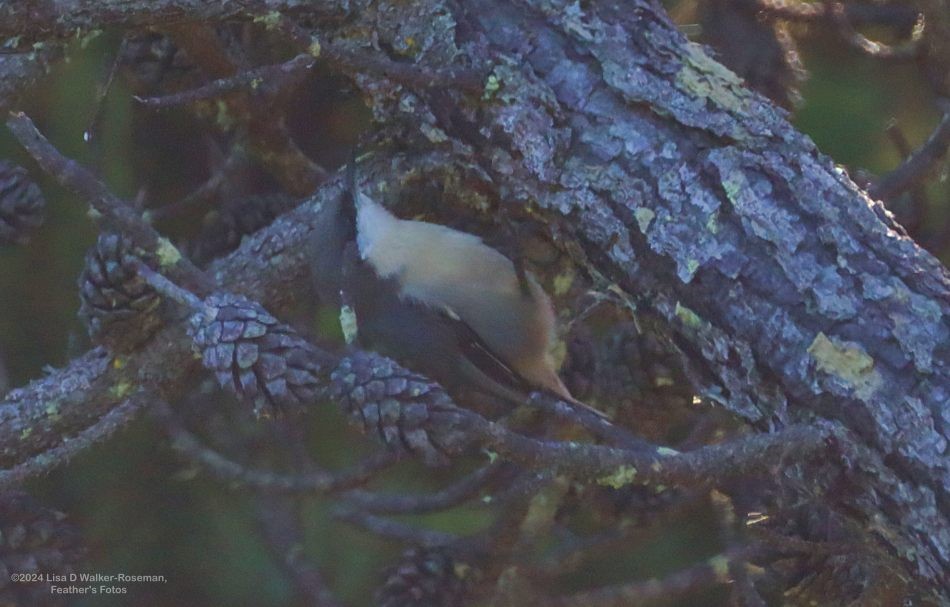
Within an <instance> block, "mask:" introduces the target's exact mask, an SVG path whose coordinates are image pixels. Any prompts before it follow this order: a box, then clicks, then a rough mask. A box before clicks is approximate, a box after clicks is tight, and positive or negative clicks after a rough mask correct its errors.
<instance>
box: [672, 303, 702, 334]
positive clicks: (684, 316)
mask: <svg viewBox="0 0 950 607" xmlns="http://www.w3.org/2000/svg"><path fill="white" fill-rule="evenodd" d="M675 314H676V317H677V318H679V319H680V321H681V322H682V323H683V324H684V325H686V326H687V327H689V328H691V329H698V328H700V327H701V326H703V319H702V318H700V317H699V314H697V313H696V312H693V311H692V310H690V309H689V308H687V307H686V306H684V305H682V304H681V303H680V302H676V311H675Z"/></svg>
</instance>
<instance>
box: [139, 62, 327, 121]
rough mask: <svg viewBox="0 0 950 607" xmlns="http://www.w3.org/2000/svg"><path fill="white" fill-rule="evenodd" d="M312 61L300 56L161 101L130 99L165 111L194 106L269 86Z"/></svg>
mask: <svg viewBox="0 0 950 607" xmlns="http://www.w3.org/2000/svg"><path fill="white" fill-rule="evenodd" d="M315 62H316V59H315V58H314V57H313V55H310V54H308V53H301V54H299V55H297V56H296V57H294V58H293V59H289V60H288V61H285V62H283V63H276V64H273V65H265V66H261V67H257V68H253V69H249V70H246V71H243V72H241V73H239V74H236V75H234V76H231V77H229V78H219V79H218V80H214V81H212V82H209V83H208V84H205V85H202V86H199V87H197V88H193V89H189V90H187V91H182V92H180V93H175V94H172V95H164V96H161V97H139V96H135V97H134V99H135V100H136V101H138V102H139V103H141V104H142V105H145V106H147V107H150V108H155V109H160V108H169V107H174V106H177V105H184V104H187V103H194V102H196V101H201V100H203V99H208V98H211V97H218V96H221V95H224V94H225V93H230V92H233V91H235V90H237V89H239V88H242V87H245V86H249V87H251V89H257V87H258V86H260V85H261V84H262V83H269V82H270V81H273V80H275V79H277V78H280V77H283V76H287V75H290V74H295V73H297V72H299V71H302V70H306V69H309V68H311V67H313V64H314V63H315Z"/></svg>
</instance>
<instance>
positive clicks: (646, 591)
mask: <svg viewBox="0 0 950 607" xmlns="http://www.w3.org/2000/svg"><path fill="white" fill-rule="evenodd" d="M754 554H755V550H754V549H752V548H742V549H739V550H734V551H729V552H725V553H723V554H720V555H718V556H715V557H713V558H711V559H708V560H707V561H705V562H703V563H699V564H697V565H693V566H692V567H688V568H686V569H683V570H681V571H678V572H676V573H674V574H672V575H669V576H667V577H665V578H662V579H652V580H647V581H642V582H631V583H628V584H621V585H617V586H606V587H603V588H597V589H595V590H588V591H585V592H579V593H577V594H573V595H570V596H565V597H557V598H552V599H547V600H544V599H541V600H540V601H539V604H540V605H542V606H543V607H590V606H591V605H596V606H597V607H614V606H616V607H627V606H629V605H637V606H641V607H647V606H648V605H653V604H667V603H669V602H670V601H672V600H674V599H677V598H680V597H683V596H686V595H689V594H691V593H694V592H696V591H698V590H701V589H703V588H708V587H710V586H715V585H717V584H725V583H728V582H729V575H728V570H729V564H730V563H732V562H733V561H736V560H742V561H744V560H746V559H748V558H750V557H751V556H753V555H754Z"/></svg>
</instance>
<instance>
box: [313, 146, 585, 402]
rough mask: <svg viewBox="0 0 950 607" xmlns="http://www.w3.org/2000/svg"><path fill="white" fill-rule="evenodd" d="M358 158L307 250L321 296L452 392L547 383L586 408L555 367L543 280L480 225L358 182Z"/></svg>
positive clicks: (365, 335) (520, 390) (545, 388)
mask: <svg viewBox="0 0 950 607" xmlns="http://www.w3.org/2000/svg"><path fill="white" fill-rule="evenodd" d="M355 165H356V163H355V161H352V160H351V162H350V164H349V166H348V169H347V178H346V182H347V184H346V186H345V190H344V193H343V195H342V196H340V197H337V198H335V199H334V200H332V201H329V202H328V203H327V204H326V205H325V206H324V208H323V209H322V210H321V212H320V217H319V218H318V221H317V223H316V225H315V232H316V238H315V239H314V240H313V247H312V252H311V255H312V257H313V265H312V268H313V282H314V286H315V288H316V291H317V294H318V296H319V297H320V298H321V300H323V301H325V302H327V303H329V304H332V305H336V306H340V305H349V306H350V307H351V308H352V310H353V311H354V312H355V316H356V324H357V327H358V330H357V332H358V339H359V342H360V344H361V345H364V346H366V347H368V348H369V349H372V350H374V351H377V352H379V353H380V354H384V355H386V356H389V357H391V358H393V359H395V360H396V361H398V362H399V363H401V364H403V365H404V366H407V367H409V368H411V369H413V370H415V371H418V372H421V373H424V374H426V375H428V376H429V377H431V378H432V379H434V380H436V381H438V382H439V383H440V384H442V385H443V387H445V388H446V389H448V390H449V391H450V393H452V391H453V390H462V389H470V390H475V391H476V392H481V393H485V394H489V395H491V396H494V397H496V398H499V399H501V400H503V401H506V402H508V403H510V404H512V405H514V406H520V405H522V404H524V403H525V401H526V398H527V397H528V395H529V394H530V393H531V392H534V391H540V392H546V393H548V394H549V395H552V396H554V397H556V398H559V399H563V400H566V401H569V402H571V403H573V404H577V405H581V406H583V407H584V408H589V407H587V405H584V404H583V403H580V402H579V401H576V400H575V399H574V398H573V397H572V396H571V393H570V391H569V390H568V389H567V387H566V386H565V385H564V382H563V381H562V380H561V378H560V377H559V376H558V374H557V369H556V366H555V363H554V359H553V357H552V356H551V352H550V351H551V346H552V344H553V341H554V339H555V329H556V316H555V313H554V308H553V306H552V304H551V300H550V298H549V297H548V295H547V294H546V293H545V291H544V289H543V288H542V287H541V285H540V284H539V283H538V281H537V279H536V278H535V277H534V276H533V275H531V273H530V272H527V271H526V270H523V268H521V267H519V266H518V265H516V264H515V263H514V262H512V261H511V260H510V259H509V258H508V257H506V256H505V255H503V254H502V253H501V252H499V251H497V250H496V249H494V248H492V247H490V246H488V245H487V244H485V243H484V241H483V240H482V239H481V238H480V237H478V236H476V235H474V234H469V233H466V232H462V231H459V230H456V229H454V228H450V227H448V226H445V225H440V224H435V223H429V222H426V221H418V220H412V219H401V218H399V217H396V216H395V215H394V214H393V213H392V212H391V211H389V210H388V209H386V208H385V207H384V206H383V205H381V204H380V203H378V202H377V201H375V200H373V199H372V198H371V197H370V196H368V195H367V194H365V193H363V192H360V191H359V189H358V187H357V180H356V174H355V170H356V169H355ZM593 411H595V412H596V410H593ZM597 413H598V414H599V415H602V414H601V413H600V412H597Z"/></svg>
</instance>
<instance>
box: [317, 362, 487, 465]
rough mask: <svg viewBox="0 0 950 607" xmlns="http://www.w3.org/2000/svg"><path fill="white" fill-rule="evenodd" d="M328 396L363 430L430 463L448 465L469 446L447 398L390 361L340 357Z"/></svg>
mask: <svg viewBox="0 0 950 607" xmlns="http://www.w3.org/2000/svg"><path fill="white" fill-rule="evenodd" d="M330 395H331V396H333V397H335V398H337V399H339V401H340V403H341V404H342V405H343V406H344V407H345V409H346V410H347V412H348V413H349V416H350V419H351V420H353V421H354V422H355V423H356V424H357V425H358V426H360V428H361V429H362V430H363V431H364V432H367V433H376V434H377V435H378V436H379V438H380V440H382V441H383V443H384V444H385V445H386V446H387V447H389V448H390V449H391V450H393V451H394V452H397V453H406V452H408V453H414V454H416V455H420V456H421V457H422V458H423V460H424V461H425V462H426V463H428V464H430V465H441V464H445V463H447V462H448V458H449V456H451V455H455V454H458V453H460V452H462V451H464V450H465V448H466V447H468V446H469V444H470V442H471V440H470V439H469V438H468V436H467V434H466V432H465V431H464V430H463V429H462V428H463V427H462V424H461V423H460V419H459V417H458V415H457V414H456V413H455V412H456V411H457V409H456V408H455V406H454V404H453V402H452V399H451V398H450V397H449V396H448V394H446V392H445V391H444V390H443V389H442V388H441V387H440V386H439V385H438V384H434V383H432V382H430V381H429V380H427V379H426V378H425V377H423V376H421V375H417V374H415V373H413V372H411V371H408V370H407V369H404V368H403V367H400V366H399V365H398V364H396V363H395V362H394V361H393V360H391V359H389V358H385V357H383V356H379V355H377V354H374V353H371V352H362V351H357V352H355V353H354V354H352V355H351V356H348V357H346V358H344V359H343V360H342V361H341V362H340V365H339V366H338V367H337V368H336V370H334V371H333V374H332V375H331V383H330Z"/></svg>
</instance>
